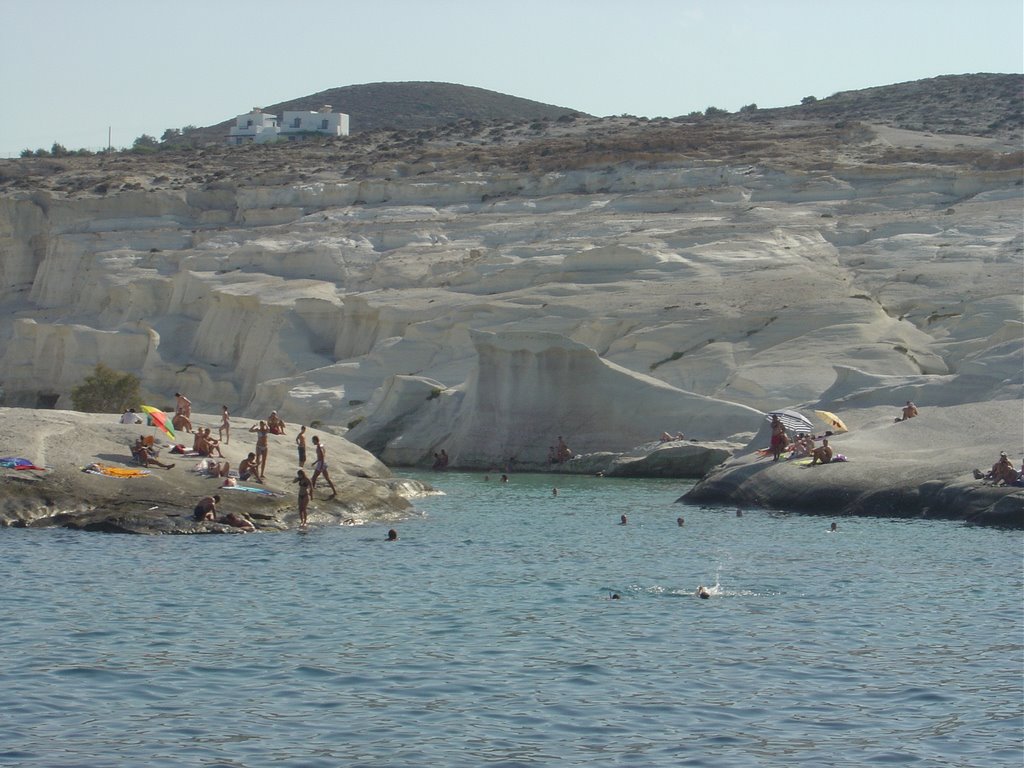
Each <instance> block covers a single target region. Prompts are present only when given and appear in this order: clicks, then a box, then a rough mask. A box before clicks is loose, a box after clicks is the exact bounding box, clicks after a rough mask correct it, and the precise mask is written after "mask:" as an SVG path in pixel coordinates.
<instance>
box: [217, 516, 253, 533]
mask: <svg viewBox="0 0 1024 768" xmlns="http://www.w3.org/2000/svg"><path fill="white" fill-rule="evenodd" d="M217 522H220V523H224V525H230V526H231V527H232V528H241V529H242V530H243V531H245V532H246V533H252V532H253V531H255V530H256V526H255V525H253V524H252V522H251V521H250V520H248V519H247V518H245V517H242V516H241V515H240V514H238V513H237V512H228V513H227V514H226V515H221V517H220V520H218V521H217Z"/></svg>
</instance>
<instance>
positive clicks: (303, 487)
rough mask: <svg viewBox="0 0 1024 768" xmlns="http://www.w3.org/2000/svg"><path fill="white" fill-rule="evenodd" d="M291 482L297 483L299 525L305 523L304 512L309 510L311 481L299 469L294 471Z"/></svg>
mask: <svg viewBox="0 0 1024 768" xmlns="http://www.w3.org/2000/svg"><path fill="white" fill-rule="evenodd" d="M292 482H293V483H298V484H299V525H305V524H306V514H307V512H308V510H309V497H310V496H311V495H312V493H313V491H312V487H311V486H312V483H311V482H310V481H309V478H308V477H306V473H305V472H303V471H302V470H301V469H300V470H299V471H298V472H296V473H295V479H294V480H292Z"/></svg>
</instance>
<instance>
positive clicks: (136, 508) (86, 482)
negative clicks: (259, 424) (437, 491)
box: [0, 408, 429, 534]
mask: <svg viewBox="0 0 1024 768" xmlns="http://www.w3.org/2000/svg"><path fill="white" fill-rule="evenodd" d="M195 419H196V424H197V425H199V424H204V425H206V426H210V427H212V428H213V429H214V432H216V424H217V423H218V420H217V419H214V417H203V416H196V417H195ZM117 421H118V417H117V415H113V414H83V413H76V412H72V411H57V410H32V409H22V408H0V446H3V447H2V448H0V453H2V455H3V457H4V458H25V459H28V460H30V461H31V462H32V463H33V464H34V465H35V466H38V467H41V469H38V470H34V469H14V468H7V467H5V468H2V469H0V526H17V527H53V526H59V527H65V528H75V529H80V530H89V531H104V532H112V533H142V534H194V533H237V532H239V531H240V529H238V528H234V527H232V526H229V525H224V524H221V523H209V522H203V523H197V522H195V521H194V520H193V518H192V510H193V508H194V506H195V504H196V502H197V501H198V500H199V499H200V498H202V497H203V496H208V495H213V494H217V493H219V494H220V496H221V499H222V501H221V504H220V508H221V511H222V512H223V513H225V514H227V513H229V512H234V513H237V514H239V515H242V516H244V517H246V518H248V519H249V520H250V521H251V522H252V523H253V524H254V525H255V526H256V528H257V530H262V531H274V530H285V529H287V528H291V527H294V526H296V525H297V524H298V509H297V494H296V492H295V488H296V486H295V485H293V484H292V482H291V481H292V478H294V476H295V470H296V468H297V466H298V465H297V460H296V450H295V443H294V431H293V430H292V429H289V430H288V434H286V435H283V436H271V437H270V441H271V443H270V450H269V460H268V464H267V473H266V477H265V481H266V482H265V483H264V484H262V485H259V484H255V483H249V482H247V483H239V485H242V486H249V487H258V488H260V490H261V491H263V492H251V491H243V490H237V489H222V488H220V485H221V481H220V480H219V479H217V478H214V477H210V476H208V475H205V474H201V473H198V472H196V471H194V470H195V467H196V465H197V464H198V462H199V460H198V459H197V458H184V457H181V456H175V455H172V454H170V453H169V452H168V449H167V448H165V449H164V450H163V451H162V452H161V454H160V460H161V461H162V462H164V463H173V464H174V467H173V468H172V469H166V470H165V469H160V468H156V467H154V468H152V470H151V472H150V474H148V475H145V476H141V477H128V478H121V477H110V476H104V475H101V474H91V473H88V472H86V471H84V470H85V468H86V467H88V466H89V465H94V464H102V465H105V466H110V467H118V468H135V469H138V466H137V465H136V464H134V463H133V461H132V458H131V453H130V449H129V442H130V441H133V440H134V439H135V438H136V437H137V436H138V435H140V434H154V435H155V434H157V430H155V429H154V428H153V427H147V426H145V425H139V426H129V425H123V424H119V423H117ZM252 423H253V422H252V421H251V420H248V419H245V420H242V419H234V420H233V424H232V435H231V439H230V444H229V445H226V446H223V452H224V454H225V457H226V459H227V460H228V461H230V462H231V465H232V467H233V468H234V467H236V466H237V465H238V462H239V460H240V459H242V458H244V457H245V456H246V454H247V453H249V451H252V450H253V446H254V444H255V440H254V437H255V436H254V435H252V434H249V433H248V431H247V430H248V428H249V426H250V425H251V424H252ZM308 434H309V435H310V437H311V436H312V435H313V434H317V435H319V436H320V439H321V441H322V442H323V444H324V445H325V446H326V448H327V451H328V460H329V467H330V472H331V477H332V479H333V481H334V484H335V486H336V487H337V489H338V493H337V496H336V497H334V498H330V499H329V498H326V496H327V493H326V492H327V488H326V485H325V484H324V483H323V482H322V481H321V482H320V483H319V484H318V489H317V491H316V492H315V494H314V499H313V501H312V502H311V503H310V508H309V520H310V523H311V524H313V525H338V524H360V523H366V522H373V521H381V522H383V521H389V520H395V519H400V518H402V517H407V516H408V515H410V514H412V505H411V503H410V501H409V499H410V498H412V497H414V496H416V495H418V494H421V493H424V492H427V491H428V490H429V489H428V488H427V487H426V486H424V485H422V484H420V483H417V482H415V481H410V480H402V479H399V478H396V477H394V476H392V474H391V472H390V471H389V470H388V468H387V467H385V466H384V465H383V464H382V463H380V462H379V461H378V460H377V459H375V458H374V457H373V456H371V455H370V454H368V453H366V452H365V451H364V450H362V449H361V448H358V447H356V446H354V445H352V444H351V443H349V442H348V441H347V440H345V439H344V438H340V437H337V436H334V435H330V434H326V433H321V432H316V433H313V432H309V433H308ZM184 438H187V443H188V445H189V447H191V438H192V436H191V435H187V434H186V435H181V436H180V437H179V441H180V442H182V443H185V442H186V439H184ZM165 442H169V441H166V438H165ZM309 453H310V456H312V453H313V452H312V445H310V446H309ZM8 463H9V462H8ZM311 464H312V461H309V462H307V465H306V466H307V472H308V473H311V471H310V470H309V467H310V465H311Z"/></svg>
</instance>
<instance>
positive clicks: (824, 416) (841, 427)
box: [814, 411, 850, 432]
mask: <svg viewBox="0 0 1024 768" xmlns="http://www.w3.org/2000/svg"><path fill="white" fill-rule="evenodd" d="M814 414H815V415H816V416H817V417H818V418H819V419H821V420H822V421H824V422H825V423H826V424H828V425H829V426H830V427H832V429H834V430H835V431H836V432H849V431H850V430H849V429H848V428H847V426H846V425H845V424H843V420H842V419H840V418H839V417H838V416H836V415H835V414H834V413H832V411H815V412H814Z"/></svg>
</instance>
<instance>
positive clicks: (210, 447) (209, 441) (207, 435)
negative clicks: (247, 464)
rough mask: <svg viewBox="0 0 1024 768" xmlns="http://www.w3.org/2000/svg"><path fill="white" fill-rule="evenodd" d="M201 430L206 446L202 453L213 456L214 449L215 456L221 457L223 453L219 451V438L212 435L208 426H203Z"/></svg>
mask: <svg viewBox="0 0 1024 768" xmlns="http://www.w3.org/2000/svg"><path fill="white" fill-rule="evenodd" d="M201 432H202V433H203V444H204V446H205V448H206V453H205V454H204V455H205V456H213V454H214V452H215V451H216V453H217V456H218V457H220V458H222V459H223V458H224V454H223V453H221V451H220V440H218V439H217V438H215V437H214V436H213V433H212V432H211V431H210V428H209V427H205V428H204V429H202V430H201Z"/></svg>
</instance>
